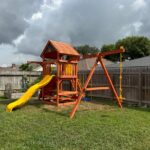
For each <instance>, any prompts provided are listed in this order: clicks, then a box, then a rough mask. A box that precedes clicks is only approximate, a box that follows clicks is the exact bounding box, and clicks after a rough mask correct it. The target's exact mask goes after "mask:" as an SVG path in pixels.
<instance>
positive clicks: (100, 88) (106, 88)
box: [86, 86, 110, 91]
mask: <svg viewBox="0 0 150 150" xmlns="http://www.w3.org/2000/svg"><path fill="white" fill-rule="evenodd" d="M109 89H110V88H109V87H105V86H104V87H91V88H86V91H96V90H109Z"/></svg>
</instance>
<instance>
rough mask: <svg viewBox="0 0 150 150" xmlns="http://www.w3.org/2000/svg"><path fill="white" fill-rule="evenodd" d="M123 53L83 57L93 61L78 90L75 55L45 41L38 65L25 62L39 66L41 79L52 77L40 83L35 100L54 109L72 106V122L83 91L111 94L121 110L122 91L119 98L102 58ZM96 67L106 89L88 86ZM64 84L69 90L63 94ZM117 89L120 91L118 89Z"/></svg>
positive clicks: (67, 47)
mask: <svg viewBox="0 0 150 150" xmlns="http://www.w3.org/2000/svg"><path fill="white" fill-rule="evenodd" d="M124 51H125V50H124V48H120V49H118V50H113V51H109V52H103V53H98V54H93V55H87V56H85V57H84V58H92V57H96V61H95V63H94V65H93V67H92V69H91V71H90V73H89V75H88V77H87V80H86V82H85V83H84V85H83V87H81V85H80V82H79V80H78V62H79V60H80V55H79V53H78V52H77V51H76V50H75V49H74V48H73V47H72V46H70V45H69V44H66V43H62V42H56V41H48V42H47V44H46V46H45V48H44V50H43V52H42V53H41V58H42V61H41V62H37V61H31V62H29V63H37V64H40V65H41V66H42V68H43V72H42V75H43V78H44V77H45V76H46V75H52V74H53V75H55V76H54V77H52V79H51V80H49V81H48V83H44V86H43V87H42V88H41V87H40V88H41V89H40V94H39V99H40V100H42V101H43V102H45V103H47V104H53V105H56V106H61V105H70V104H74V107H73V110H72V112H71V113H70V118H73V117H74V114H75V112H76V110H77V108H78V105H79V103H80V101H81V99H82V98H83V97H84V96H85V92H86V91H95V90H112V92H113V94H114V96H115V98H116V100H117V103H118V105H119V107H122V103H121V102H122V91H121V92H120V96H118V94H117V91H116V89H115V87H114V85H113V83H112V80H111V78H110V75H109V73H108V71H107V69H106V67H105V65H104V63H103V59H102V58H103V57H105V56H107V55H113V54H122V53H123V52H124ZM97 65H99V66H101V68H102V69H103V71H104V74H105V76H106V78H107V80H108V86H98V87H89V86H88V85H89V82H90V80H91V78H92V76H93V74H94V71H95V69H96V66H97ZM121 71H122V70H121ZM120 73H122V72H120ZM121 80H122V76H120V81H121ZM67 82H68V84H67V85H69V86H70V87H69V88H67V90H65V89H64V85H65V84H66V83H67ZM120 83H121V82H120ZM68 89H69V90H68ZM120 89H121V90H122V87H121V86H120ZM13 108H14V107H13Z"/></svg>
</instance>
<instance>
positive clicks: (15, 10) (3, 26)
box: [0, 0, 40, 43]
mask: <svg viewBox="0 0 150 150" xmlns="http://www.w3.org/2000/svg"><path fill="white" fill-rule="evenodd" d="M39 6H40V0H36V1H35V0H15V1H13V0H2V1H1V2H0V43H11V41H12V40H13V39H15V38H17V36H19V35H20V34H22V33H23V32H24V30H25V29H26V28H27V23H26V22H25V21H24V18H28V17H30V15H32V13H33V12H34V11H36V10H38V9H39Z"/></svg>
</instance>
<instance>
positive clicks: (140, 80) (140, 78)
mask: <svg viewBox="0 0 150 150" xmlns="http://www.w3.org/2000/svg"><path fill="white" fill-rule="evenodd" d="M138 75H139V87H138V89H139V90H138V91H139V106H141V104H142V72H139V74H138Z"/></svg>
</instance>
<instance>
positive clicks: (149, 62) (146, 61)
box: [107, 56, 150, 67]
mask: <svg viewBox="0 0 150 150" xmlns="http://www.w3.org/2000/svg"><path fill="white" fill-rule="evenodd" d="M118 66H119V63H114V64H111V65H109V66H107V67H118ZM145 66H150V56H146V57H142V58H137V59H133V60H130V61H129V60H128V61H124V62H123V67H145Z"/></svg>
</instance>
